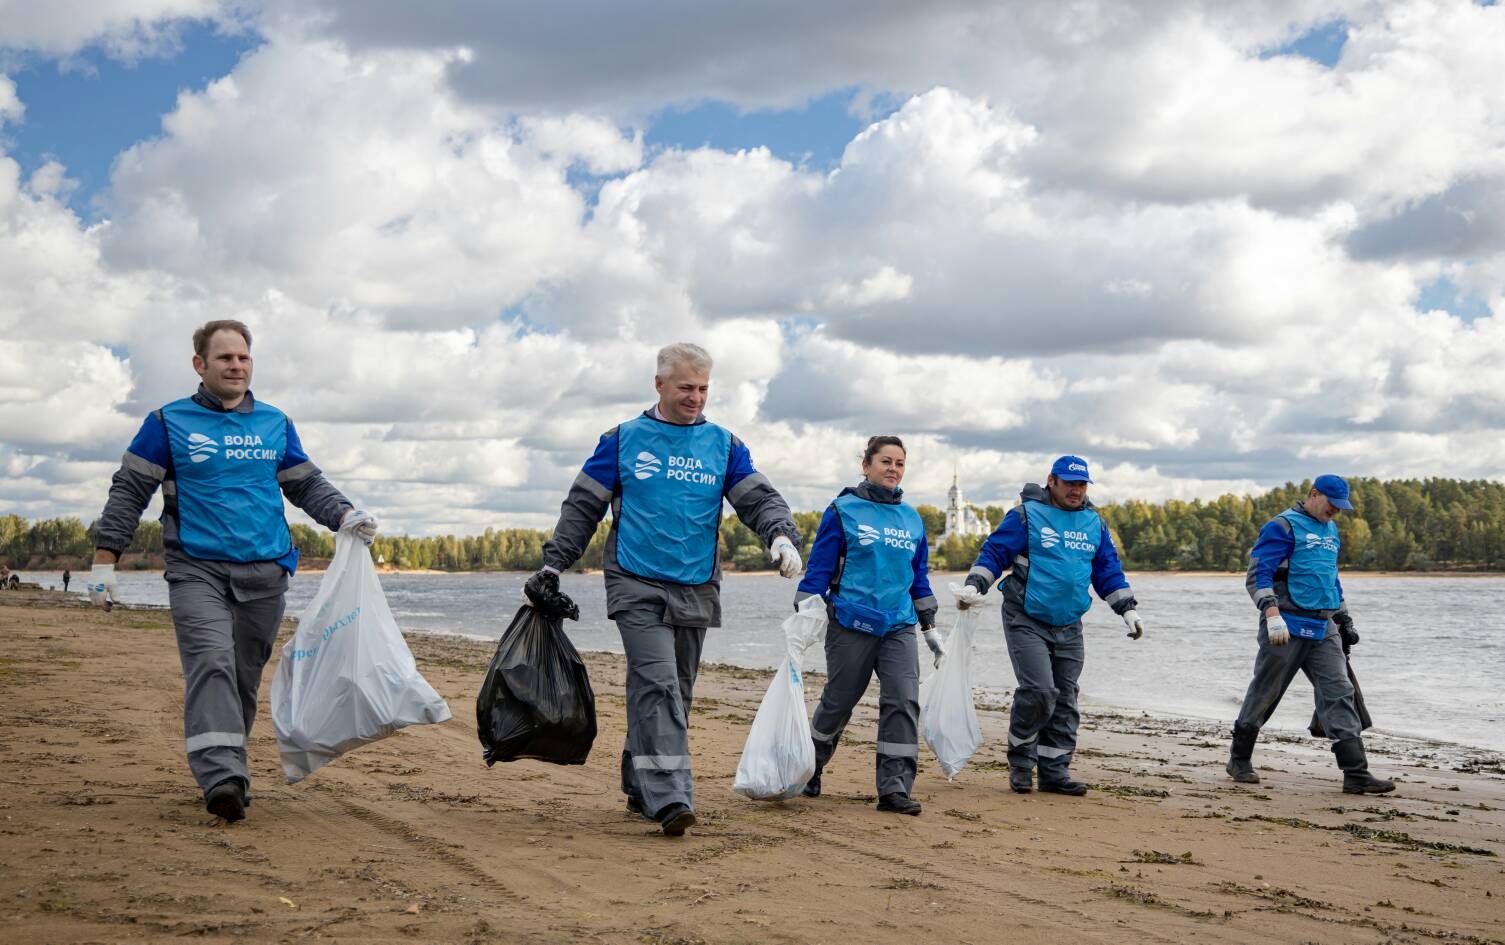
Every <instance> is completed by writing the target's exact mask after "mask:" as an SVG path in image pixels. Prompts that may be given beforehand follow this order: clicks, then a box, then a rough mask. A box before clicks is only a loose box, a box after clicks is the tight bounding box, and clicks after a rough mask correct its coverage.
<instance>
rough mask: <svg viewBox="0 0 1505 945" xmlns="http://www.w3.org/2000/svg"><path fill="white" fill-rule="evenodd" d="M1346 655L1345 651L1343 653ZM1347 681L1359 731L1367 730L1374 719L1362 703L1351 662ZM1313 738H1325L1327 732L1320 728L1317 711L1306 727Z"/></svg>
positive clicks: (1320, 723) (1362, 692)
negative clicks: (1349, 683)
mask: <svg viewBox="0 0 1505 945" xmlns="http://www.w3.org/2000/svg"><path fill="white" fill-rule="evenodd" d="M1343 655H1344V656H1345V657H1347V656H1348V653H1347V652H1344V654H1343ZM1348 681H1349V682H1351V683H1353V708H1354V711H1355V712H1357V713H1359V731H1361V732H1367V731H1368V730H1369V729H1371V728H1373V727H1374V720H1373V719H1371V718H1370V717H1369V708H1368V707H1367V706H1365V705H1364V690H1362V689H1360V688H1359V677H1357V676H1355V675H1354V674H1353V663H1351V662H1350V663H1349V664H1348ZM1306 730H1307V731H1309V732H1311V733H1312V735H1313V737H1315V738H1326V737H1327V732H1326V730H1324V729H1323V728H1322V721H1321V720H1320V719H1318V718H1317V713H1316V712H1313V713H1312V724H1311V725H1308V726H1307V727H1306Z"/></svg>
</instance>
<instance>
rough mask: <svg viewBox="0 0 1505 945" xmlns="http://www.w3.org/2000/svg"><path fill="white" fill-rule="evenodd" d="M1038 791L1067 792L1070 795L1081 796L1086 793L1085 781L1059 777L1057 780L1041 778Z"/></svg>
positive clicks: (1048, 792)
mask: <svg viewBox="0 0 1505 945" xmlns="http://www.w3.org/2000/svg"><path fill="white" fill-rule="evenodd" d="M1040 792H1041V793H1042V794H1069V795H1071V796H1072V797H1081V796H1082V795H1083V794H1086V793H1087V782H1085V781H1073V780H1071V779H1070V778H1061V779H1060V780H1059V781H1047V780H1045V779H1044V778H1041V779H1040Z"/></svg>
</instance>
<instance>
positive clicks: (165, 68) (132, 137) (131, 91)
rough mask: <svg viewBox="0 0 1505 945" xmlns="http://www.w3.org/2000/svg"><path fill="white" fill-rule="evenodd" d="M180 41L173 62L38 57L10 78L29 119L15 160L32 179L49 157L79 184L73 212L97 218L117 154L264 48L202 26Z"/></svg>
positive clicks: (92, 55) (95, 52)
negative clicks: (180, 101) (182, 98)
mask: <svg viewBox="0 0 1505 945" xmlns="http://www.w3.org/2000/svg"><path fill="white" fill-rule="evenodd" d="M180 39H181V47H180V48H179V49H178V50H177V51H176V53H175V54H173V55H170V56H162V57H148V58H144V59H140V60H137V61H132V62H122V61H120V60H118V59H114V58H111V57H110V56H108V55H106V54H105V53H104V52H103V51H102V50H100V49H99V48H98V47H97V46H96V47H90V48H87V49H85V50H83V51H82V52H80V53H79V54H78V55H77V56H74V57H70V58H69V59H68V60H66V61H63V62H60V61H58V60H55V59H41V58H37V59H34V61H32V62H31V63H30V64H29V65H28V66H27V67H26V68H24V69H19V70H17V71H15V72H13V73H11V79H12V80H14V81H15V83H16V94H17V95H18V96H19V97H20V99H21V101H22V102H23V103H24V104H25V105H26V117H25V120H24V121H23V122H22V123H21V124H20V125H19V126H17V127H14V128H12V129H10V132H9V133H10V136H11V137H12V139H13V140H14V141H15V148H14V150H13V151H12V156H13V157H15V158H16V159H17V160H18V161H20V162H21V166H22V168H23V169H24V170H25V171H28V172H29V171H32V170H35V169H36V168H37V167H39V166H40V165H41V164H42V163H44V162H45V161H46V160H48V159H49V158H51V159H54V160H57V161H61V162H62V163H63V164H65V165H66V166H67V168H68V175H69V176H70V177H72V178H73V179H74V180H76V181H78V185H79V186H78V189H77V190H76V191H75V192H74V193H73V195H72V202H73V206H74V209H75V210H76V211H78V212H79V213H81V214H84V215H89V216H92V215H93V214H92V208H93V201H94V198H95V197H96V195H97V194H98V193H99V191H100V190H101V189H103V188H104V187H106V186H108V184H109V181H110V164H111V162H112V161H113V160H114V158H115V155H117V154H119V153H120V152H121V151H123V150H124V149H126V148H128V147H130V146H131V145H133V144H135V143H136V142H138V141H141V140H143V139H146V138H151V137H154V136H156V135H157V134H158V133H159V132H160V131H161V121H162V116H163V115H165V114H167V113H168V112H170V111H172V109H173V105H174V103H175V102H176V101H177V98H178V93H179V92H181V91H184V90H197V89H202V88H203V87H204V86H206V85H208V84H209V83H210V82H211V81H213V80H215V79H217V78H220V77H221V76H224V75H228V74H229V72H230V70H231V69H233V68H234V67H235V64H236V63H237V62H238V61H240V57H241V56H242V55H243V54H245V52H246V51H247V50H250V49H253V48H255V46H256V45H258V44H259V43H260V38H259V37H258V36H257V35H256V34H255V33H251V32H244V33H239V34H225V33H220V32H217V31H216V30H215V29H214V28H213V27H211V26H208V25H206V24H203V23H190V24H186V25H184V27H183V28H182V31H181V33H180Z"/></svg>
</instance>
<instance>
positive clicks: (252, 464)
mask: <svg viewBox="0 0 1505 945" xmlns="http://www.w3.org/2000/svg"><path fill="white" fill-rule="evenodd" d="M162 421H163V423H164V425H165V426H166V427H167V445H168V449H169V450H170V451H171V454H172V466H173V471H174V475H175V477H176V480H177V493H178V494H177V503H178V542H179V544H181V545H182V546H183V551H184V552H186V553H187V554H188V555H189V556H191V557H194V558H199V559H201V560H204V561H241V562H244V561H273V560H277V559H280V558H284V557H286V556H287V555H288V554H289V553H290V552H291V551H292V545H293V539H292V535H291V534H290V533H289V532H288V528H287V518H286V517H285V516H284V514H283V510H282V488H281V486H279V485H278V483H277V466H278V464H279V463H281V462H282V456H283V454H284V453H285V452H286V450H287V416H286V415H285V414H283V412H282V411H280V410H278V409H277V408H276V407H271V406H268V405H266V404H264V403H261V402H260V401H257V402H256V403H255V405H254V407H253V408H252V410H251V411H250V412H249V413H239V412H237V411H233V410H232V411H229V412H225V411H219V410H211V409H209V408H208V407H204V406H201V405H199V404H197V403H195V402H194V401H193V399H192V398H190V397H185V398H183V399H182V400H175V401H173V402H172V403H170V404H168V405H167V406H166V407H163V408H162Z"/></svg>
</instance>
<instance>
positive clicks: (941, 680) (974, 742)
mask: <svg viewBox="0 0 1505 945" xmlns="http://www.w3.org/2000/svg"><path fill="white" fill-rule="evenodd" d="M957 589H958V588H957V587H956V586H954V585H953V586H952V588H951V590H952V591H953V592H955V591H956V590H957ZM978 613H979V611H978V608H976V607H973V608H971V609H970V610H963V611H961V613H960V614H958V615H957V618H956V625H955V626H954V627H952V628H951V634H950V636H948V637H947V638H946V655H945V656H943V657H941V665H940V666H938V667H937V668H936V671H935V672H934V673H931V674H930V678H929V679H927V680H925V684H924V685H923V686H921V687H920V706H921V708H920V732H921V733H922V734H923V735H924V736H925V744H927V745H929V746H930V750H931V752H932V753H934V754H935V760H936V761H938V762H940V764H941V770H942V771H944V772H946V780H948V781H949V780H952V779H953V778H955V777H956V775H957V773H958V772H960V771H961V770H962V768H963V767H965V766H966V764H967V760H968V759H970V758H971V757H972V755H973V754H974V753H976V751H977V749H978V747H979V746H980V745H982V727H981V726H980V725H978V724H977V706H976V705H975V704H974V703H973V702H972V636H973V634H974V633H976V631H977V618H978Z"/></svg>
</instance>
